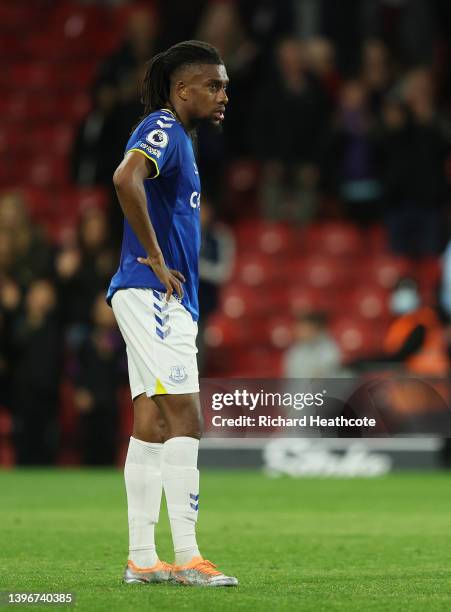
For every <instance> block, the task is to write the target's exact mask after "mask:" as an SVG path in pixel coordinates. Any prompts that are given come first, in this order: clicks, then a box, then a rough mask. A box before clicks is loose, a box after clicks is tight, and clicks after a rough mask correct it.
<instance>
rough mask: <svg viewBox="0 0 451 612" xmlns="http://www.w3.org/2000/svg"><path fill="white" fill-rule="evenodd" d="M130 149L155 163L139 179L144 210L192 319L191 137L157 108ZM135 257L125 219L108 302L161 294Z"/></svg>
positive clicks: (194, 173) (195, 218)
mask: <svg viewBox="0 0 451 612" xmlns="http://www.w3.org/2000/svg"><path fill="white" fill-rule="evenodd" d="M129 151H138V152H139V153H141V154H142V155H144V156H145V157H147V158H148V159H149V160H151V161H152V163H153V164H154V165H155V169H156V175H155V176H154V177H153V178H151V179H150V178H147V179H145V180H144V190H145V193H146V199H147V209H148V211H149V216H150V220H151V222H152V225H153V227H154V229H155V233H156V235H157V239H158V244H159V245H160V248H161V251H162V253H163V256H164V260H165V262H166V265H167V267H168V268H172V269H175V270H178V271H179V272H181V273H182V274H183V276H184V277H185V279H186V282H185V283H184V284H183V290H184V295H183V298H182V300H181V303H182V305H183V306H184V307H185V308H186V309H187V310H188V311H189V312H190V313H191V316H192V317H193V319H194V320H195V321H197V320H198V318H199V303H198V286H199V274H198V259H199V249H200V219H199V209H200V180H199V173H198V170H197V165H196V160H195V157H194V151H193V146H192V141H191V138H190V137H189V135H188V133H187V132H186V131H185V129H184V128H183V126H182V124H181V123H180V122H179V121H178V120H177V119H176V117H175V116H174V115H173V114H172V113H171V112H170V111H169V110H166V109H161V110H159V111H157V112H154V113H151V114H150V115H148V116H147V117H146V118H145V119H144V120H143V121H142V122H141V123H140V124H139V125H138V126H137V128H136V129H135V130H134V132H133V134H132V135H131V137H130V139H129V141H128V143H127V146H126V149H125V152H126V153H127V152H129ZM138 257H146V253H145V251H144V248H143V247H142V245H141V243H140V242H139V240H138V238H137V236H136V234H135V233H134V231H133V230H132V228H131V226H130V224H129V223H128V221H127V219H125V220H124V233H123V240H122V251H121V257H120V263H119V268H118V270H117V272H116V274H115V275H114V276H113V278H112V280H111V284H110V287H109V289H108V294H107V301H108V302H109V303H110V302H111V298H112V297H113V295H114V293H115V292H116V291H117V290H118V289H125V288H129V287H142V288H149V289H155V290H157V291H162V292H165V291H166V288H165V287H164V285H162V284H161V282H160V281H159V280H158V278H157V277H156V276H155V274H154V273H153V271H152V270H151V269H150V268H149V267H148V266H146V265H144V264H141V263H139V262H138V261H137V258H138Z"/></svg>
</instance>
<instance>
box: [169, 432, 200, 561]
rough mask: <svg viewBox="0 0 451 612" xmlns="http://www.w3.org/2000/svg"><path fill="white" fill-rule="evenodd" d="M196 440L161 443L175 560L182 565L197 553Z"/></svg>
mask: <svg viewBox="0 0 451 612" xmlns="http://www.w3.org/2000/svg"><path fill="white" fill-rule="evenodd" d="M198 450H199V440H196V439H195V438H188V437H182V436H180V437H177V438H171V439H170V440H168V441H167V442H165V443H164V444H163V452H162V463H161V471H162V476H163V487H164V492H165V494H166V502H167V506H168V514H169V521H170V523H171V532H172V542H173V544H174V552H175V563H176V565H184V564H185V563H188V562H189V561H191V559H192V558H193V557H198V556H200V553H199V549H198V548H197V542H196V521H197V511H198V507H199V471H198V469H197V453H198Z"/></svg>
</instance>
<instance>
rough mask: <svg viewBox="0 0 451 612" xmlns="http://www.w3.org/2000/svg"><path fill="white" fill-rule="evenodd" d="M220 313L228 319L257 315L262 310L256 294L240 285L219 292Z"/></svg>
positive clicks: (229, 286)
mask: <svg viewBox="0 0 451 612" xmlns="http://www.w3.org/2000/svg"><path fill="white" fill-rule="evenodd" d="M220 304H221V310H222V312H223V313H224V314H225V315H226V316H227V317H228V318H229V319H240V318H241V317H243V316H251V315H255V314H258V313H260V312H262V311H263V310H264V307H263V306H262V302H261V299H260V297H259V295H258V294H257V292H256V291H255V290H253V289H250V288H249V287H245V286H242V285H237V284H235V285H228V286H226V287H224V288H223V289H222V291H221V296H220Z"/></svg>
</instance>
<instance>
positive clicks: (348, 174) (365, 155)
mask: <svg viewBox="0 0 451 612" xmlns="http://www.w3.org/2000/svg"><path fill="white" fill-rule="evenodd" d="M327 140H328V142H327V144H326V145H325V154H324V155H325V157H324V160H325V162H324V166H323V173H322V174H323V177H324V184H325V185H326V186H328V187H329V188H332V191H333V192H335V193H337V194H338V195H339V196H340V197H341V199H342V201H343V203H344V205H345V210H346V212H347V214H348V216H350V217H351V218H353V219H355V220H359V221H371V220H374V219H375V218H377V217H378V213H379V212H380V211H379V207H378V200H379V197H380V191H381V188H380V183H379V180H378V172H377V171H378V165H377V149H376V146H375V142H374V126H373V119H372V116H371V113H370V111H369V108H368V104H367V92H366V90H365V88H364V86H363V84H362V82H361V81H358V80H352V81H346V83H344V84H343V87H342V89H341V92H340V99H339V104H338V112H337V117H336V122H335V124H334V125H333V127H332V128H331V129H330V131H329V133H328V135H327Z"/></svg>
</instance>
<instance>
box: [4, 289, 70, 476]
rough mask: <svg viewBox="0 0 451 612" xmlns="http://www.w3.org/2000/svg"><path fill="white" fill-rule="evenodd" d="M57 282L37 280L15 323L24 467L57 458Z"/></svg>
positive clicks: (15, 386) (16, 405)
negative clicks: (55, 284) (55, 283)
mask: <svg viewBox="0 0 451 612" xmlns="http://www.w3.org/2000/svg"><path fill="white" fill-rule="evenodd" d="M57 306H58V302H57V295H56V290H55V286H54V285H53V284H52V283H51V282H50V281H49V280H46V279H35V280H33V281H32V282H31V284H30V287H29V289H28V291H27V293H26V296H25V304H24V310H23V312H22V313H20V314H18V315H17V317H16V318H15V320H14V321H13V330H12V333H11V347H12V353H13V355H14V360H13V366H12V404H13V415H14V423H15V433H16V439H17V461H18V463H19V464H22V465H32V464H52V463H54V462H55V458H56V451H57V444H58V427H57V410H58V396H59V386H60V381H61V369H62V363H61V361H62V360H61V358H62V351H61V336H60V326H59V321H58V318H57Z"/></svg>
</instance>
